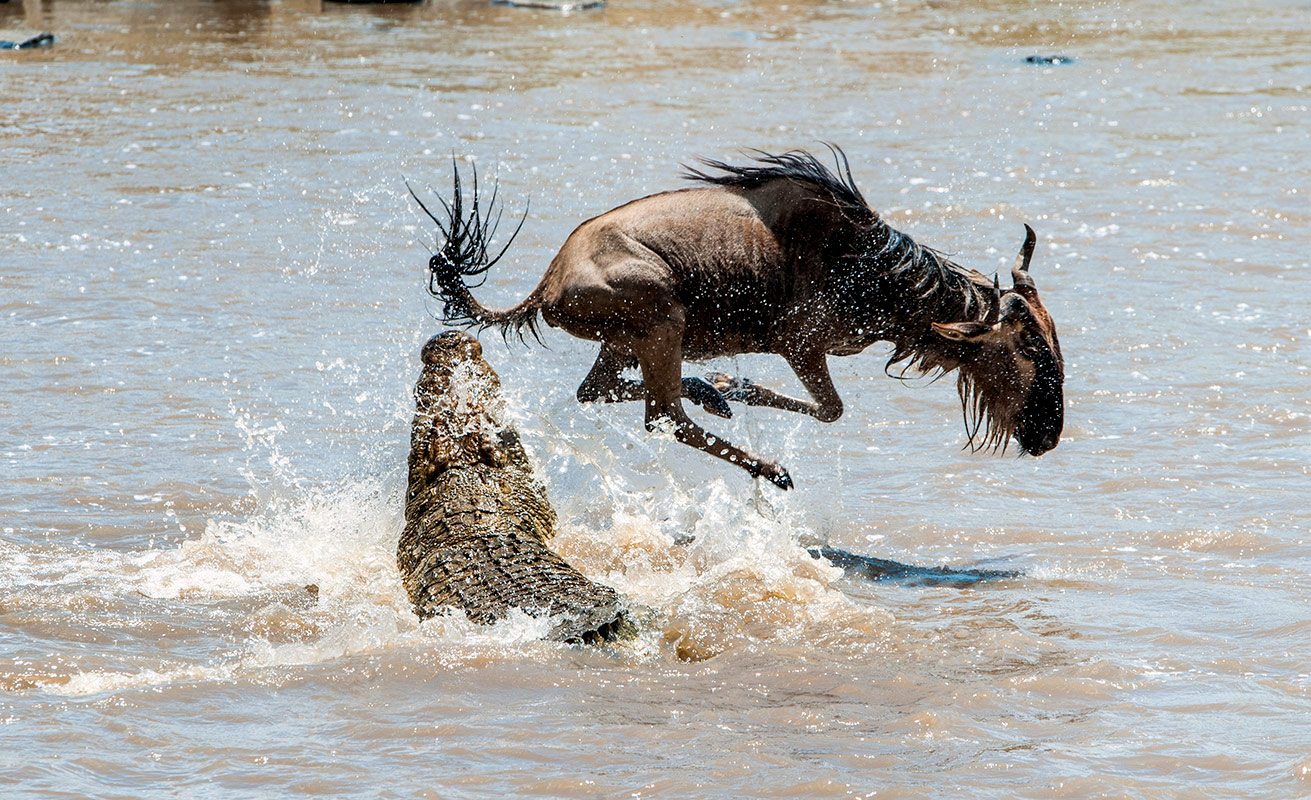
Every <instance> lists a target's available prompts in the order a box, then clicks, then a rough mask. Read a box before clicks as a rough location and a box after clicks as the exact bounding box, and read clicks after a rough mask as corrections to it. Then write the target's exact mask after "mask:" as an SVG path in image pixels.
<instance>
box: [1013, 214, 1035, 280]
mask: <svg viewBox="0 0 1311 800" xmlns="http://www.w3.org/2000/svg"><path fill="white" fill-rule="evenodd" d="M1037 244H1038V234H1036V233H1034V232H1033V228H1030V227H1029V226H1028V224H1025V226H1024V244H1023V245H1022V246H1021V247H1020V254H1019V255H1018V256H1016V257H1015V266H1013V267H1011V282H1012V283H1013V284H1015V285H1016V286H1030V287H1032V286H1033V278H1030V277H1029V262H1030V261H1032V260H1033V248H1034V247H1035V246H1037Z"/></svg>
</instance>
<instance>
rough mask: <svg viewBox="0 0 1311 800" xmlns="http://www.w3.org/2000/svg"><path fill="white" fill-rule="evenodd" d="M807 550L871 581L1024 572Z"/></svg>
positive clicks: (912, 582)
mask: <svg viewBox="0 0 1311 800" xmlns="http://www.w3.org/2000/svg"><path fill="white" fill-rule="evenodd" d="M807 552H809V553H810V555H811V556H813V557H814V558H825V559H828V560H829V561H830V562H832V564H833V566H835V567H838V568H840V569H841V570H842V571H843V572H845V573H846V574H847V576H848V577H858V578H865V579H866V580H871V581H895V582H896V583H900V584H903V585H905V586H973V585H974V584H977V583H982V582H983V581H993V580H1003V579H1006V578H1018V577H1020V576H1021V575H1023V574H1024V573H1023V572H1021V571H1019V570H1011V569H953V568H951V567H919V566H915V565H914V564H902V563H901V562H900V561H889V560H888V559H886V558H874V557H873V556H862V555H860V554H858V553H849V552H847V551H846V550H839V549H838V548H836V547H810V548H807Z"/></svg>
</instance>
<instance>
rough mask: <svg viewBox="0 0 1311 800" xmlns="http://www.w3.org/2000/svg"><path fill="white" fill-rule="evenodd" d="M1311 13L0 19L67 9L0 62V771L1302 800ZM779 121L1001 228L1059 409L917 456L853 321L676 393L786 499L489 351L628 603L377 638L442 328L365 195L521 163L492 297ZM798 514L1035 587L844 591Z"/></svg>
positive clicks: (281, 786)
mask: <svg viewBox="0 0 1311 800" xmlns="http://www.w3.org/2000/svg"><path fill="white" fill-rule="evenodd" d="M1309 19H1311V7H1309V6H1308V5H1307V3H1305V2H1301V1H1299V0H1265V1H1263V2H1252V3H1227V2H1213V1H1212V0H1202V2H1200V3H1194V4H1190V5H1188V6H1187V7H1186V8H1185V7H1183V6H1180V5H1178V4H1164V3H1147V2H1118V3H1117V2H1093V3H1079V2H1074V3H1060V4H1055V3H1052V4H1047V3H1043V4H1028V3H1017V2H1000V1H998V0H992V1H991V2H972V3H964V2H945V1H944V2H883V3H841V2H804V1H803V2H796V1H795V0H793V1H792V2H787V3H779V2H758V3H757V2H730V1H727V0H726V1H724V2H697V3H674V2H663V1H662V0H632V1H631V2H629V1H627V0H612V2H611V3H610V5H609V6H608V7H607V8H604V9H599V10H593V11H588V12H583V13H574V14H559V13H552V12H545V11H533V10H525V9H514V8H510V7H506V6H496V5H488V4H485V3H482V2H454V3H443V2H435V3H429V4H422V5H418V6H411V5H405V6H400V5H393V6H385V7H384V6H372V7H370V6H341V5H335V4H332V3H327V4H319V3H315V2H309V1H306V2H300V3H292V2H268V3H258V2H196V1H195V0H177V2H163V1H162V0H140V2H110V3H103V2H98V3H93V2H63V1H62V0H56V1H53V2H46V3H44V4H34V3H31V2H29V3H27V4H25V6H24V5H23V4H18V3H8V4H3V5H0V28H6V29H7V28H23V29H45V30H50V31H52V32H54V33H55V34H56V36H57V37H58V41H57V43H56V45H55V46H54V47H52V48H48V49H43V50H33V51H27V52H20V53H12V52H11V53H5V54H0V146H2V149H0V177H2V178H3V180H0V330H2V331H3V348H2V349H0V471H2V472H3V480H2V481H0V486H2V487H3V488H2V489H0V565H2V566H0V783H3V784H4V786H5V788H4V789H3V790H2V791H0V793H3V794H4V795H5V796H6V797H10V796H14V797H17V796H26V797H37V796H50V795H56V794H61V793H63V794H61V796H95V797H143V796H159V797H164V796H191V797H211V796H212V797H237V796H292V795H296V796H299V795H323V796H331V797H412V796H425V797H443V798H445V797H486V796H507V795H532V796H559V797H618V796H631V797H639V796H640V797H701V796H714V797H739V796H759V797H828V796H834V797H836V796H848V795H859V796H879V797H980V798H1011V797H1093V796H1099V797H1101V796H1105V797H1271V798H1289V797H1295V796H1305V795H1306V794H1308V792H1311V752H1309V748H1311V723H1308V720H1311V713H1309V712H1311V703H1309V702H1308V692H1309V691H1311V666H1309V665H1311V643H1309V640H1311V621H1309V619H1311V615H1309V614H1308V611H1309V610H1311V609H1309V604H1308V592H1309V591H1311V580H1309V579H1308V569H1311V545H1309V544H1308V541H1307V539H1308V530H1307V529H1308V524H1309V523H1311V514H1309V513H1308V511H1307V499H1306V497H1307V494H1308V491H1307V490H1308V487H1309V486H1311V481H1308V477H1309V474H1311V435H1309V428H1311V392H1309V391H1308V390H1309V389H1311V349H1309V348H1308V342H1309V341H1311V327H1309V326H1311V322H1309V321H1308V320H1311V316H1309V315H1308V311H1309V310H1311V264H1309V263H1308V255H1307V254H1308V251H1311V233H1309V232H1308V228H1309V225H1311V205H1309V204H1308V198H1307V194H1308V192H1311V127H1309V126H1311V115H1309V113H1308V106H1309V105H1311V94H1309V87H1311V25H1309V24H1308V20H1309ZM1054 54H1060V55H1069V56H1073V57H1074V58H1075V59H1076V60H1075V62H1074V63H1072V64H1062V65H1033V64H1026V63H1024V59H1025V57H1026V56H1029V55H1054ZM821 140H831V141H834V142H837V143H839V144H841V145H843V146H844V147H845V148H846V150H847V152H848V153H849V154H850V156H851V159H852V162H853V165H854V169H855V173H856V177H857V180H858V181H859V183H860V184H861V186H862V188H863V189H864V192H865V194H866V196H867V197H868V198H869V199H870V201H871V203H872V204H873V205H875V206H876V207H878V208H879V209H880V210H881V211H883V212H884V213H885V214H886V215H888V216H889V217H891V218H892V219H893V220H895V224H897V225H898V226H899V227H901V228H902V229H904V230H906V231H908V232H909V233H911V234H912V235H914V236H915V237H917V238H918V239H919V240H920V241H922V242H924V243H927V244H930V245H933V246H935V247H938V248H940V249H943V250H947V251H950V252H953V253H955V254H957V256H958V258H959V259H960V260H961V261H963V262H964V263H966V264H969V265H972V266H975V267H977V268H979V269H982V270H986V271H991V270H994V269H997V268H998V267H1004V266H1005V265H1006V264H1008V263H1009V261H1010V259H1011V258H1012V257H1013V254H1014V252H1015V250H1016V248H1017V247H1018V245H1019V244H1020V240H1021V237H1022V227H1021V223H1022V222H1029V223H1031V224H1032V225H1033V226H1034V227H1035V228H1036V229H1037V230H1038V232H1039V234H1040V236H1041V244H1040V246H1039V249H1038V253H1037V255H1036V256H1035V258H1034V266H1033V274H1034V276H1035V279H1036V280H1037V282H1038V285H1039V287H1040V288H1041V289H1042V291H1043V292H1044V297H1045V299H1046V301H1047V304H1048V307H1049V308H1050V309H1051V311H1052V313H1053V315H1054V316H1055V318H1056V320H1057V323H1058V325H1059V326H1060V333H1061V338H1062V344H1063V345H1064V348H1065V353H1066V359H1067V362H1068V363H1067V372H1068V380H1067V397H1068V408H1067V424H1066V436H1065V439H1064V441H1063V442H1062V443H1061V445H1060V447H1059V448H1057V449H1056V450H1055V451H1053V452H1052V453H1050V454H1048V455H1046V456H1044V457H1042V458H1041V459H1033V458H1016V457H1013V456H1012V455H1006V456H988V455H970V454H968V453H964V452H962V451H961V450H960V449H959V448H960V446H961V444H962V441H963V435H962V431H961V421H960V412H959V407H958V404H957V402H956V400H955V397H954V390H953V387H952V385H951V382H950V381H941V382H938V383H927V382H923V381H919V382H913V383H910V384H908V385H906V384H902V383H899V382H897V381H892V380H889V379H887V378H885V377H884V376H883V375H882V363H883V359H884V357H885V356H886V351H885V350H883V349H880V348H879V347H875V348H873V349H871V350H870V351H869V352H867V353H865V354H864V355H861V356H858V357H853V358H846V359H835V375H836V378H837V382H838V385H839V388H840V390H841V391H842V393H843V396H844V399H845V400H846V406H847V412H846V415H845V416H844V417H843V418H842V419H841V420H840V421H839V422H837V423H835V424H833V425H820V424H819V423H816V422H814V421H810V420H805V419H799V418H796V417H792V416H787V415H782V414H779V413H775V412H771V411H767V410H763V409H752V410H749V411H745V412H744V413H740V414H739V415H738V417H737V419H735V420H734V421H732V422H722V421H719V420H710V421H708V423H707V424H708V425H709V427H710V428H711V429H712V430H716V431H719V432H721V433H722V434H724V435H726V436H729V437H731V438H733V439H735V440H736V441H738V442H740V443H742V444H744V445H747V446H749V447H752V448H755V449H756V450H758V451H761V452H763V453H767V454H777V455H778V456H779V457H780V458H781V459H782V460H783V462H784V463H785V464H786V465H787V466H788V467H789V468H790V469H791V471H792V475H793V477H794V478H795V479H796V481H797V489H796V490H795V491H794V492H792V493H790V494H786V495H785V494H783V493H780V492H777V491H775V490H773V489H772V488H770V487H754V486H752V485H751V483H750V482H749V481H748V480H746V479H745V478H744V477H743V476H741V475H740V474H738V473H737V472H736V471H731V470H729V469H727V468H725V467H723V466H722V465H720V464H718V463H715V462H713V461H712V460H711V459H708V458H706V457H704V456H702V455H700V454H697V453H694V452H692V451H690V450H688V449H686V448H683V447H680V446H678V445H674V444H671V443H669V442H666V441H664V440H661V439H658V438H654V437H649V436H647V435H646V434H644V433H643V432H642V427H641V420H640V413H641V412H640V409H639V408H638V407H637V406H635V405H625V406H611V407H605V408H586V409H583V408H579V407H578V406H577V405H576V404H575V403H574V401H573V390H574V387H575V386H576V385H577V383H578V381H579V380H580V379H581V378H582V376H583V374H584V373H585V371H586V368H587V366H588V364H589V363H590V359H591V357H592V355H593V350H592V349H591V347H590V346H588V345H587V344H585V343H582V342H578V341H574V340H571V339H569V338H567V337H565V336H563V335H561V334H559V333H552V334H550V335H548V337H547V342H548V344H549V346H550V347H549V349H544V348H540V347H532V348H523V347H520V346H518V345H512V346H509V347H505V346H502V345H501V344H500V343H499V342H497V341H495V340H494V339H489V340H488V355H489V358H490V359H491V361H492V362H493V364H494V365H495V366H496V367H497V368H498V369H499V370H500V371H501V373H502V376H503V378H504V382H505V385H506V388H507V392H508V394H509V400H510V403H511V406H512V407H513V408H514V409H515V412H514V413H515V415H516V417H517V423H518V425H519V427H520V429H521V430H522V431H523V434H524V437H525V441H526V443H527V444H528V445H529V446H530V448H531V450H532V452H533V454H534V456H535V457H536V459H537V460H538V461H539V463H540V464H541V465H542V468H543V471H544V474H545V476H546V477H547V480H548V481H549V484H550V489H551V493H552V496H553V497H554V499H555V501H556V504H557V506H558V507H559V510H560V512H561V518H562V520H563V521H564V530H563V532H562V534H561V542H560V547H561V549H562V550H563V551H564V552H565V553H566V554H567V555H568V556H569V557H570V558H571V559H572V560H574V561H575V562H576V563H577V564H579V565H580V566H581V567H582V568H583V569H584V570H585V571H586V572H587V573H588V574H589V575H591V576H592V577H594V578H597V579H600V580H604V581H607V582H609V583H611V584H612V585H614V586H616V587H617V588H619V589H620V590H621V591H622V592H624V593H625V594H626V595H627V596H628V597H630V598H631V599H632V601H633V603H634V606H635V607H636V608H638V609H639V616H640V618H641V621H642V627H643V634H642V636H641V638H640V639H639V640H638V641H637V642H634V643H631V644H630V645H628V646H625V647H621V648H616V649H613V650H593V649H585V648H574V647H565V646H557V645H551V644H545V643H539V642H536V641H534V638H535V636H536V635H537V634H538V633H539V632H540V624H539V623H537V622H535V621H533V620H530V619H527V618H518V619H513V620H510V621H508V622H507V623H505V624H503V625H501V626H498V627H496V628H492V629H478V628H475V627H473V626H471V625H469V624H467V623H464V622H463V621H460V620H454V619H448V620H435V621H432V622H430V623H425V624H423V625H418V624H417V623H416V621H415V619H414V617H413V616H412V615H411V613H410V611H409V609H408V608H407V606H406V602H405V598H404V595H403V592H402V590H401V587H400V583H399V580H398V577H397V574H396V569H395V566H394V563H393V553H394V547H395V541H396V537H397V535H398V533H399V530H400V527H401V496H402V491H403V481H404V467H403V463H404V457H405V448H406V446H407V435H408V418H409V414H410V411H411V405H410V398H409V392H410V389H411V386H412V383H413V380H414V378H415V375H416V374H417V373H416V370H417V352H418V347H419V345H420V343H421V342H422V341H423V340H424V339H425V338H426V337H427V336H428V335H430V334H431V333H432V332H434V331H435V330H436V329H437V325H436V323H435V322H434V321H433V319H432V316H431V313H432V312H433V311H434V310H435V307H434V305H433V303H432V302H431V301H425V299H424V296H423V293H422V283H423V266H424V264H425V261H426V253H425V251H424V247H423V245H424V243H425V242H430V240H431V231H430V230H429V229H428V227H426V226H424V225H423V224H422V223H423V220H422V219H421V218H420V216H419V215H418V213H417V211H416V209H415V208H414V206H413V204H412V203H411V202H409V201H408V200H407V198H406V196H405V189H404V184H403V180H404V179H405V178H408V179H410V180H411V181H412V182H413V183H414V184H415V185H416V186H417V187H420V188H422V187H425V186H431V187H434V188H435V189H437V190H445V188H446V182H447V180H448V175H449V166H448V160H449V158H450V157H451V155H452V153H454V154H456V155H457V156H458V157H460V158H462V159H463V158H472V159H476V160H477V163H478V164H479V165H480V166H481V167H482V169H483V171H484V173H485V174H487V175H490V174H493V173H494V174H496V175H497V176H499V179H500V182H501V187H502V193H503V196H504V197H505V198H506V199H507V204H508V208H509V211H510V212H511V213H516V214H517V213H520V212H522V211H523V209H524V206H525V204H526V203H528V201H529V198H531V208H530V210H529V215H528V222H527V223H526V225H525V227H524V231H523V234H522V236H521V237H520V239H519V240H518V242H516V243H515V245H514V247H513V249H512V251H511V253H510V255H509V256H507V258H506V261H505V262H503V263H502V264H501V265H499V266H498V267H497V268H496V270H495V273H494V275H493V276H492V278H491V280H490V281H489V282H488V284H487V285H486V286H485V287H484V288H483V289H482V292H481V296H482V297H483V298H484V299H486V300H487V301H488V302H490V303H498V304H507V303H510V302H512V301H515V300H517V299H518V298H519V297H521V296H522V295H523V294H524V293H526V292H527V291H528V290H529V289H530V288H531V286H532V285H533V283H534V282H535V280H536V278H537V276H538V275H539V274H540V273H541V271H542V269H543V268H544V266H545V264H546V263H547V261H548V260H549V259H550V257H551V255H552V254H553V253H554V250H555V248H556V247H558V246H559V244H560V242H561V241H563V239H564V237H565V236H566V235H567V233H568V232H569V231H570V230H571V229H572V227H573V226H574V225H575V224H577V223H578V222H579V221H581V220H583V219H585V218H587V217H589V216H592V215H594V214H597V213H599V212H601V211H604V210H606V209H607V208H610V207H612V206H613V205H616V204H618V203H620V202H623V201H625V200H628V199H631V198H633V197H636V196H640V195H642V194H645V193H650V192H653V191H658V190H662V189H666V188H671V187H676V186H678V185H679V180H678V178H677V171H678V164H679V162H681V161H686V160H688V159H690V158H691V157H693V156H696V155H706V156H712V157H720V158H725V157H733V156H734V155H735V152H736V151H737V149H738V148H740V147H760V148H765V149H771V150H780V149H786V148H789V147H798V146H804V147H812V148H815V147H819V145H818V142H819V141H821ZM714 366H715V367H717V368H720V369H726V370H728V371H734V372H738V373H741V374H745V375H749V376H750V377H752V378H754V379H756V380H760V381H768V382H772V383H774V384H778V385H785V386H789V387H790V386H794V383H793V379H792V378H791V377H790V376H789V375H788V374H787V373H786V370H785V368H784V367H783V365H782V364H781V363H779V362H778V361H777V360H773V359H769V358H763V357H760V358H758V357H744V358H739V359H736V360H732V361H725V362H722V363H718V364H716V365H714ZM689 537H690V542H689V541H688V539H689ZM820 542H827V543H831V544H833V545H836V546H840V547H844V548H847V549H849V550H854V551H858V552H863V553H869V554H871V555H874V556H877V557H882V558H893V559H897V560H900V561H906V562H911V563H917V564H926V565H932V564H943V563H946V564H952V565H960V566H975V567H985V568H999V569H1019V570H1023V571H1024V573H1025V574H1024V576H1023V577H1021V578H1017V579H1012V580H1005V581H1000V582H994V583H991V584H983V585H979V586H976V587H973V588H957V587H928V588H925V587H909V586H904V585H895V584H887V585H885V584H869V583H861V582H858V581H852V580H849V579H846V578H843V577H842V576H841V575H840V574H838V573H837V572H836V571H835V570H833V569H831V568H828V567H826V566H824V565H823V564H820V563H819V562H815V561H812V560H811V559H809V558H808V557H807V556H806V554H805V550H804V545H806V544H815V543H820ZM306 584H317V586H318V587H319V594H318V599H317V602H315V601H314V600H313V598H311V597H309V596H308V595H307V594H306V593H305V592H304V590H303V589H302V588H301V587H303V586H304V585H306Z"/></svg>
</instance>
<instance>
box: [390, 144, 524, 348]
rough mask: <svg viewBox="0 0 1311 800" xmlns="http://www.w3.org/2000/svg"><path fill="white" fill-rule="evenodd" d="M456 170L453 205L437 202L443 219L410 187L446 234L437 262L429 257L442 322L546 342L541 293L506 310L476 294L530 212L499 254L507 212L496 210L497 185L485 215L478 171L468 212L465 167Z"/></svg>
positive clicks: (430, 284)
mask: <svg viewBox="0 0 1311 800" xmlns="http://www.w3.org/2000/svg"><path fill="white" fill-rule="evenodd" d="M452 168H453V173H454V184H455V187H454V192H453V197H452V199H451V201H450V202H447V201H446V199H445V198H443V197H441V196H440V195H438V197H437V200H438V201H439V202H440V203H441V204H442V209H443V210H444V212H445V213H444V214H442V215H440V216H439V215H437V214H434V213H433V212H432V211H430V210H429V209H428V206H426V205H424V203H423V201H422V200H420V199H419V196H418V195H417V194H415V192H414V189H413V188H412V187H410V186H409V184H408V183H407V184H406V188H408V189H409V190H410V196H411V197H413V198H414V201H415V202H416V203H418V204H419V208H421V209H423V213H425V214H427V215H428V218H429V219H431V220H432V221H433V222H434V223H435V224H436V225H437V230H438V231H439V232H440V240H439V241H438V245H437V250H436V252H434V253H433V256H432V258H430V259H428V292H429V294H431V295H432V296H433V297H436V298H437V299H439V300H441V301H442V313H441V319H442V321H443V322H445V323H446V324H447V325H453V326H456V327H460V328H468V327H472V326H474V325H477V326H478V327H479V328H482V329H486V328H492V327H495V328H498V329H499V330H500V331H501V335H502V336H508V335H509V333H510V331H514V332H515V333H516V334H518V336H519V338H520V339H523V338H524V331H525V330H526V331H527V332H528V333H531V334H532V335H533V338H535V339H538V340H539V341H540V340H541V337H540V335H539V333H538V311H539V306H538V300H537V292H536V291H534V292H533V293H532V294H530V295H529V296H528V297H527V298H526V299H525V300H524V301H523V302H522V303H520V304H519V305H517V306H515V307H514V308H509V309H505V310H497V309H491V308H487V307H485V306H484V305H483V304H482V303H479V302H478V300H477V298H475V297H474V296H473V292H472V291H470V290H471V289H474V288H477V287H479V286H482V284H483V282H484V281H486V280H487V270H488V269H490V268H491V267H492V265H494V264H495V263H496V262H497V261H500V260H501V256H503V255H505V251H506V250H508V249H510V244H511V243H513V242H514V238H515V237H516V236H518V235H519V230H520V229H521V228H522V227H523V223H524V220H525V219H527V218H528V211H527V209H526V208H525V209H524V216H523V217H522V218H520V220H519V224H518V225H517V226H515V229H514V232H513V233H511V234H510V238H509V239H508V240H506V242H505V244H504V245H503V246H502V247H501V249H500V252H497V253H496V254H495V255H493V254H492V250H491V241H492V238H493V237H494V236H495V235H496V229H497V226H499V225H500V223H501V212H502V209H499V208H497V206H496V195H497V189H498V186H497V185H496V184H495V183H493V184H492V194H491V197H490V198H489V199H488V200H487V203H486V210H485V211H484V208H483V204H482V201H481V200H480V198H479V197H478V170H477V168H474V169H473V186H472V189H471V191H470V192H469V203H468V212H467V213H466V211H465V208H466V206H465V197H464V194H465V193H464V188H463V186H462V185H461V183H460V169H459V166H458V165H457V164H456V163H455V162H454V161H452ZM475 281H476V282H475Z"/></svg>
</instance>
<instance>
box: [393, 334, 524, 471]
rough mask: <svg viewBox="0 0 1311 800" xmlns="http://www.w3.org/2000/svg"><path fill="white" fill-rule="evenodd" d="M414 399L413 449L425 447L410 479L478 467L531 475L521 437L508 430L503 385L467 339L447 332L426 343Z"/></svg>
mask: <svg viewBox="0 0 1311 800" xmlns="http://www.w3.org/2000/svg"><path fill="white" fill-rule="evenodd" d="M414 399H415V416H414V436H413V444H414V445H419V444H420V443H421V440H422V444H423V445H424V446H422V447H415V448H412V449H411V453H410V456H411V464H410V472H411V478H412V479H413V478H414V477H417V476H416V474H415V469H416V468H418V469H419V471H420V472H421V473H422V477H423V478H425V479H427V480H431V479H432V478H433V477H435V476H436V475H439V474H441V473H443V472H446V471H447V470H451V469H458V468H462V467H470V466H473V465H475V464H484V465H487V466H490V467H505V466H512V465H521V466H522V467H524V468H526V469H531V467H530V466H529V464H528V458H527V455H526V454H525V453H524V451H523V446H522V445H521V444H520V442H519V436H518V434H517V433H516V432H515V430H514V428H513V427H511V426H509V425H506V424H505V403H504V401H503V400H502V399H501V380H500V378H499V377H497V375H496V371H495V370H493V369H492V367H491V365H490V364H488V363H487V361H486V359H484V358H483V348H482V345H481V344H480V343H479V342H478V340H477V339H475V338H473V337H472V336H470V335H469V334H467V333H464V332H463V331H446V332H445V333H439V334H437V335H436V336H434V337H432V338H431V339H429V340H428V343H427V344H425V345H424V346H423V375H422V377H420V378H419V382H418V384H417V385H416V386H415V389H414ZM415 462H418V463H415ZM427 480H424V481H421V483H423V482H427ZM411 483H412V484H413V480H412V481H411Z"/></svg>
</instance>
